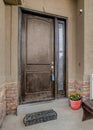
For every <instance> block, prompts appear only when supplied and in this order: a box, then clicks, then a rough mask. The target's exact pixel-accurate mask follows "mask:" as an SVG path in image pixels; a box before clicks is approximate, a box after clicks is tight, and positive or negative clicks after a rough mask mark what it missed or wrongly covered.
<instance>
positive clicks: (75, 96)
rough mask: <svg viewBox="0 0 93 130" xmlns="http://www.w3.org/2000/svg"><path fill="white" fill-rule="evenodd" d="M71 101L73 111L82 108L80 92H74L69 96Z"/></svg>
mask: <svg viewBox="0 0 93 130" xmlns="http://www.w3.org/2000/svg"><path fill="white" fill-rule="evenodd" d="M69 99H70V106H71V108H72V109H74V110H77V109H79V108H80V106H81V103H82V96H81V94H80V93H78V92H73V93H71V94H70V96H69Z"/></svg>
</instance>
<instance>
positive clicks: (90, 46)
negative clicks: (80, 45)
mask: <svg viewBox="0 0 93 130" xmlns="http://www.w3.org/2000/svg"><path fill="white" fill-rule="evenodd" d="M84 30H85V32H84V80H85V81H89V78H90V74H92V73H93V0H85V18H84Z"/></svg>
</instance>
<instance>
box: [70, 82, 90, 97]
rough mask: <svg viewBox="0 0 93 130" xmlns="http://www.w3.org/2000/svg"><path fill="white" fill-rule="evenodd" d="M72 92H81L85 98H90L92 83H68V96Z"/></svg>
mask: <svg viewBox="0 0 93 130" xmlns="http://www.w3.org/2000/svg"><path fill="white" fill-rule="evenodd" d="M71 92H80V93H81V94H82V96H83V98H85V97H89V96H90V83H89V82H82V81H76V80H75V81H69V82H68V96H69V95H70V93H71Z"/></svg>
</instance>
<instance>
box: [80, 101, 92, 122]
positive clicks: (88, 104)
mask: <svg viewBox="0 0 93 130" xmlns="http://www.w3.org/2000/svg"><path fill="white" fill-rule="evenodd" d="M82 108H83V117H82V121H85V120H86V119H90V118H91V117H93V100H90V99H86V100H85V101H83V102H82Z"/></svg>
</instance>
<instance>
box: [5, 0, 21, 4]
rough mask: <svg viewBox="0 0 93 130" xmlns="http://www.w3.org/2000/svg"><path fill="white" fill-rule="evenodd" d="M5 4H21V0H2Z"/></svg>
mask: <svg viewBox="0 0 93 130" xmlns="http://www.w3.org/2000/svg"><path fill="white" fill-rule="evenodd" d="M3 1H4V3H5V4H7V5H21V4H22V0H3Z"/></svg>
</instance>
